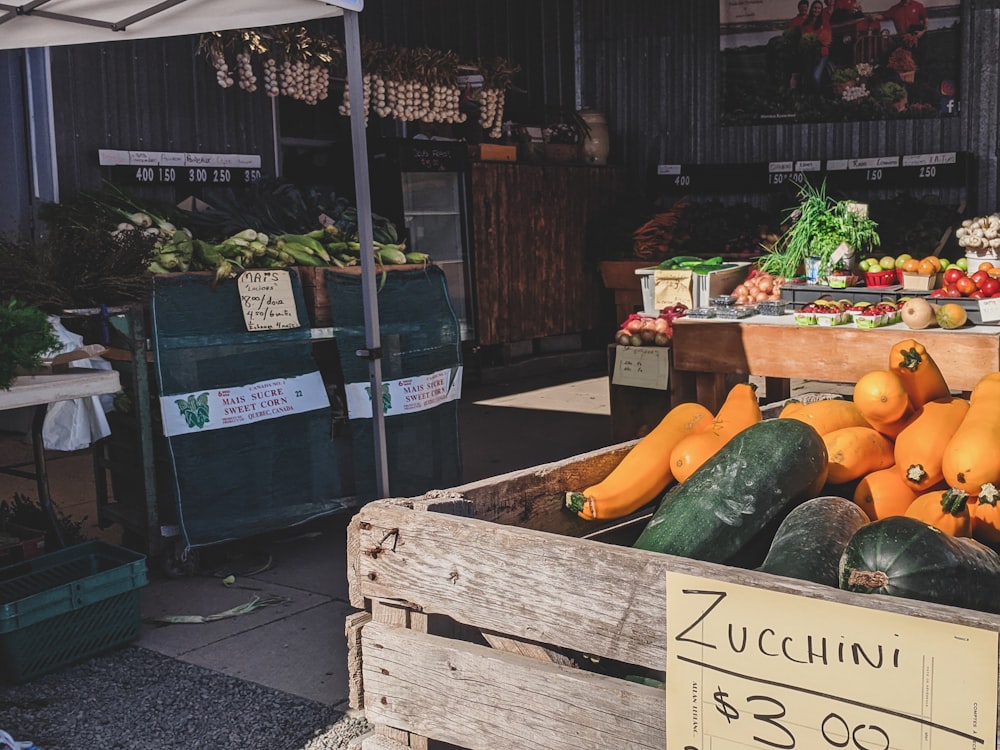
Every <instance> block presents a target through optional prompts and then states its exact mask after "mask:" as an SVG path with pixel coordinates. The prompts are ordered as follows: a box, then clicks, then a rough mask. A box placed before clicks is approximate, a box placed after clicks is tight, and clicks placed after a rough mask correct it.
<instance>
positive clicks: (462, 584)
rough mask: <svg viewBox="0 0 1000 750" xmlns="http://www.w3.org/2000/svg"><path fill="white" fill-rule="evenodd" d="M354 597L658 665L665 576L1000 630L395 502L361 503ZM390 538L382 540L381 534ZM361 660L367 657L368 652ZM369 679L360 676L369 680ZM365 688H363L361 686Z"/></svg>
mask: <svg viewBox="0 0 1000 750" xmlns="http://www.w3.org/2000/svg"><path fill="white" fill-rule="evenodd" d="M355 522H360V523H362V524H364V525H365V526H367V529H366V530H363V531H359V534H360V536H361V545H360V546H361V548H362V549H376V548H378V549H379V551H378V552H377V553H375V554H373V555H364V554H363V555H362V556H361V558H360V559H359V560H358V563H357V568H358V571H359V575H358V576H357V580H356V585H358V587H359V591H358V595H360V596H366V597H377V598H386V599H391V598H396V599H399V600H403V601H406V602H408V603H410V606H413V607H416V608H418V609H420V610H422V611H423V612H425V613H428V614H432V613H434V614H443V615H447V616H449V617H453V618H454V619H456V620H458V621H460V622H463V623H466V624H468V625H471V626H473V627H478V628H480V629H483V630H488V631H494V632H498V633H504V634H506V635H509V636H512V637H515V638H522V639H526V640H531V641H537V642H539V643H543V644H550V645H553V646H556V647H561V648H568V649H574V650H577V651H582V652H584V653H587V654H592V655H597V656H602V657H606V658H611V659H616V660H619V661H623V662H626V663H629V664H639V665H642V666H644V667H647V668H650V669H657V670H661V669H663V666H664V660H665V655H666V646H667V644H666V640H665V639H666V633H665V627H664V623H665V621H666V616H667V612H666V583H665V574H666V573H667V572H670V571H675V572H679V573H687V574H691V575H698V576H705V577H709V578H713V579H718V580H722V581H730V582H734V583H740V584H744V585H749V586H756V587H760V588H766V589H772V590H775V591H783V592H787V593H791V594H797V595H801V596H807V597H812V598H817V599H824V600H827V601H835V602H841V603H845V604H851V605H855V606H860V607H867V608H872V609H881V610H887V611H893V612H900V613H903V614H907V615H913V616H916V617H923V618H930V619H937V620H943V621H947V622H957V623H963V624H967V625H972V626H974V627H981V628H987V629H990V630H995V631H998V632H1000V617H998V616H996V615H990V614H986V613H981V612H973V611H971V610H963V609H957V608H954V607H945V606H940V605H934V604H930V603H925V602H917V601H913V600H907V599H900V598H893V597H877V596H865V595H861V594H852V593H849V592H844V591H840V590H838V589H831V588H827V587H823V586H818V585H815V584H811V583H807V582H804V581H795V580H792V579H788V578H782V577H779V576H772V575H767V574H763V573H757V572H755V571H750V570H742V569H738V568H731V567H727V566H724V565H715V564H711V563H702V562H698V561H695V560H687V559H682V558H677V557H673V556H670V555H660V554H657V553H654V552H646V551H643V550H635V549H631V548H628V547H618V546H614V545H610V544H602V543H599V542H594V541H589V540H583V539H576V538H567V537H562V536H558V535H555V534H549V533H545V532H540V531H535V530H531V529H523V528H514V527H509V526H501V525H497V524H491V523H487V522H484V521H479V520H476V519H468V518H455V517H451V516H447V515H444V514H437V513H434V514H431V513H421V512H418V511H413V510H411V509H408V508H405V507H399V506H397V505H394V504H392V503H386V502H383V501H376V502H373V503H369V504H368V505H366V506H365V507H364V508H363V509H362V511H361V512H360V513H359V514H358V516H357V517H356V519H355ZM389 531H393V533H392V534H391V536H392V542H391V543H388V542H382V540H383V539H384V538H385V537H386V534H387V532H389ZM366 658H367V654H366ZM366 679H367V677H366ZM367 687H368V686H367V685H366V689H367Z"/></svg>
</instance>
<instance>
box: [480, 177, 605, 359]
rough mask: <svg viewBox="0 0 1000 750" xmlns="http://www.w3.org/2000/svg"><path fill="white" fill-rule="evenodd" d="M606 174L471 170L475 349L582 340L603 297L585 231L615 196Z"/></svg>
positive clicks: (596, 321)
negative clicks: (570, 336) (557, 339)
mask: <svg viewBox="0 0 1000 750" xmlns="http://www.w3.org/2000/svg"><path fill="white" fill-rule="evenodd" d="M620 184H621V175H620V172H619V171H618V170H616V169H613V168H609V167H593V166H584V165H564V164H544V165H533V164H516V163H499V162H492V163H489V162H477V163H475V164H473V165H472V169H471V182H470V200H471V210H470V215H471V218H472V251H471V257H472V263H473V280H474V281H473V284H474V294H475V314H476V331H477V339H478V341H479V344H481V345H484V346H488V345H494V344H511V343H515V342H520V341H531V340H532V339H535V338H541V337H545V336H558V335H562V334H573V333H584V332H588V331H591V330H593V329H594V328H595V327H597V326H598V325H599V323H600V311H601V305H600V298H601V294H602V293H603V287H602V284H601V279H600V274H599V273H598V270H597V264H596V261H595V260H593V259H591V258H588V257H587V251H586V248H587V229H588V225H590V223H591V222H592V221H594V220H597V219H599V218H600V217H602V215H604V214H605V213H606V212H607V211H608V209H609V207H610V206H611V204H612V203H613V201H614V198H615V195H616V193H617V191H618V190H619V188H620Z"/></svg>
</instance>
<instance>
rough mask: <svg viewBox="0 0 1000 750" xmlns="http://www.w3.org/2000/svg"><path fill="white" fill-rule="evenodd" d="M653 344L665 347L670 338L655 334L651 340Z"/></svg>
mask: <svg viewBox="0 0 1000 750" xmlns="http://www.w3.org/2000/svg"><path fill="white" fill-rule="evenodd" d="M653 343H654V344H656V345H657V346H666V345H667V344H669V343H670V336H668V335H667V334H666V333H658V334H656V337H655V338H654V339H653Z"/></svg>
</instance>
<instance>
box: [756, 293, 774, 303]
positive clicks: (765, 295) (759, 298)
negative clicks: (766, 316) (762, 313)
mask: <svg viewBox="0 0 1000 750" xmlns="http://www.w3.org/2000/svg"><path fill="white" fill-rule="evenodd" d="M768 296H770V295H768V293H767V292H757V294H756V295H754V298H753V301H754V302H763V301H764V300H766V299H767V298H768Z"/></svg>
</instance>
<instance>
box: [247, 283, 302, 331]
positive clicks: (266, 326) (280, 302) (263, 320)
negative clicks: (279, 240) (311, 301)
mask: <svg viewBox="0 0 1000 750" xmlns="http://www.w3.org/2000/svg"><path fill="white" fill-rule="evenodd" d="M236 285H237V286H238V287H239V290H240V305H241V306H242V307H243V320H244V321H246V324H247V330H248V331H277V330H281V329H285V328H298V327H299V326H300V325H301V323H299V316H298V312H297V311H296V310H295V297H294V296H293V294H292V280H291V278H290V277H289V275H288V271H256V270H252V271H244V272H243V273H241V274H240V275H239V277H238V278H237V279H236Z"/></svg>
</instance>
